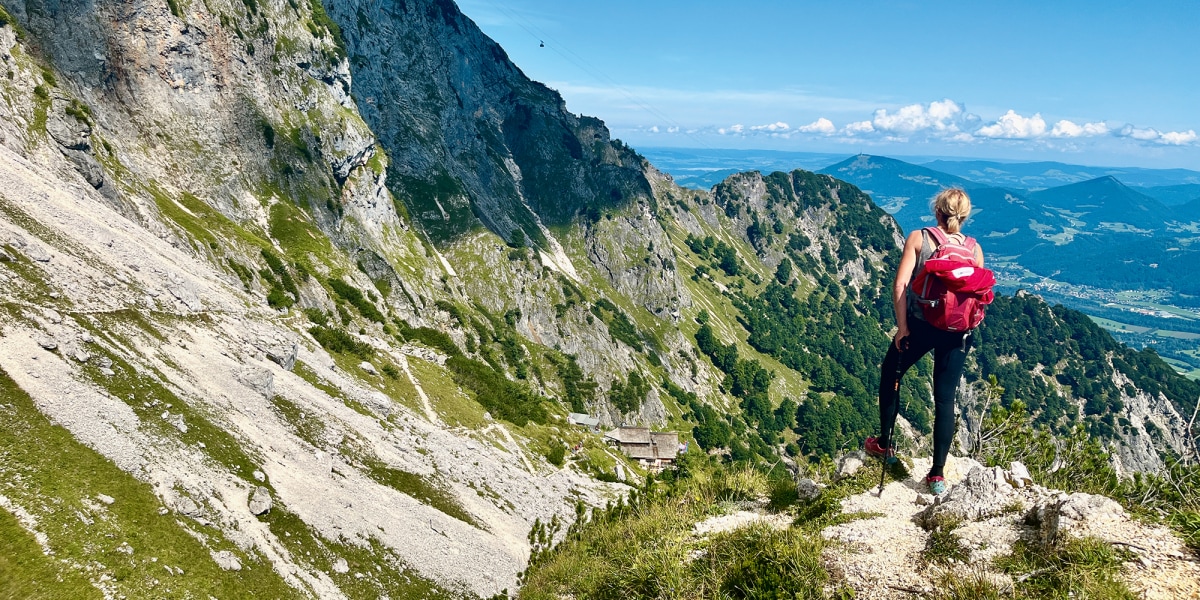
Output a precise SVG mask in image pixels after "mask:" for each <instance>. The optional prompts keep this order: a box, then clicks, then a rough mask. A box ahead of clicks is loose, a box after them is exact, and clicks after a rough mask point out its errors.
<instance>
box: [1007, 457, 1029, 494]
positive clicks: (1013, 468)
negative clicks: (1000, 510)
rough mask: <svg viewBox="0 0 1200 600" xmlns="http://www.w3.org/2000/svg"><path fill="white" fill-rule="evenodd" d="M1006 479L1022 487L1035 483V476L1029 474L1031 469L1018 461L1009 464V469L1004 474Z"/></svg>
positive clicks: (1012, 484)
mask: <svg viewBox="0 0 1200 600" xmlns="http://www.w3.org/2000/svg"><path fill="white" fill-rule="evenodd" d="M1004 479H1005V480H1007V481H1008V483H1009V485H1011V486H1013V487H1015V488H1017V489H1021V488H1026V487H1029V486H1031V485H1033V477H1032V476H1031V475H1030V474H1029V469H1027V468H1026V467H1025V465H1023V464H1021V463H1020V462H1018V461H1015V460H1014V461H1012V462H1011V463H1009V465H1008V471H1007V472H1005V474H1004Z"/></svg>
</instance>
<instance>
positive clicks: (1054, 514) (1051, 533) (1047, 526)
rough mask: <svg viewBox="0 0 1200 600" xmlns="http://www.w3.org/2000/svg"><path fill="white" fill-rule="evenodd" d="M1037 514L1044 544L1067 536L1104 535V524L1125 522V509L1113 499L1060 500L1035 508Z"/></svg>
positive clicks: (1082, 496)
mask: <svg viewBox="0 0 1200 600" xmlns="http://www.w3.org/2000/svg"><path fill="white" fill-rule="evenodd" d="M1037 513H1038V515H1039V516H1040V518H1041V523H1042V541H1043V542H1044V543H1047V544H1052V543H1055V542H1057V541H1059V540H1060V539H1062V537H1063V536H1066V535H1070V534H1075V533H1079V532H1086V531H1088V530H1092V531H1103V530H1104V528H1105V525H1106V524H1108V523H1114V522H1118V521H1122V520H1124V519H1127V518H1128V516H1127V515H1126V514H1125V509H1123V508H1121V505H1120V504H1117V502H1116V501H1115V500H1113V499H1112V498H1107V497H1105V496H1096V495H1093V494H1083V493H1076V494H1071V495H1069V496H1065V497H1060V498H1058V499H1056V500H1054V501H1052V502H1050V503H1048V504H1046V505H1044V506H1041V507H1038V509H1037Z"/></svg>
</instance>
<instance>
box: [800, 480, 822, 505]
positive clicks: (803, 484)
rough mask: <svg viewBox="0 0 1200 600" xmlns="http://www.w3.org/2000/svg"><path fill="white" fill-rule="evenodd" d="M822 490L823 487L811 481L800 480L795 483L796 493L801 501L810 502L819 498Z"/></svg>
mask: <svg viewBox="0 0 1200 600" xmlns="http://www.w3.org/2000/svg"><path fill="white" fill-rule="evenodd" d="M824 489H825V486H823V485H821V484H819V483H817V482H815V481H813V480H811V479H801V480H800V481H797V482H796V493H797V494H799V495H800V499H801V500H812V499H813V498H816V497H817V496H820V495H821V490H824Z"/></svg>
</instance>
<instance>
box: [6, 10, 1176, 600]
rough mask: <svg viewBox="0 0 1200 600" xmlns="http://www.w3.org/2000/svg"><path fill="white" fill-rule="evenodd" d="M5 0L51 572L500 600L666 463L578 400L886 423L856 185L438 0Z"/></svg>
mask: <svg viewBox="0 0 1200 600" xmlns="http://www.w3.org/2000/svg"><path fill="white" fill-rule="evenodd" d="M5 6H6V7H7V9H8V11H10V12H6V13H4V15H3V16H2V19H0V20H2V21H3V22H4V24H3V25H2V26H0V62H3V64H5V65H6V69H7V70H6V73H11V75H10V76H7V77H5V78H0V95H3V96H4V98H5V100H6V102H5V103H3V104H0V133H2V134H3V135H2V136H0V182H3V185H2V186H0V335H2V336H3V338H4V340H3V343H2V344H0V372H2V374H0V390H2V391H3V397H2V402H0V411H4V412H5V414H6V418H4V419H0V443H2V444H3V446H0V451H2V452H3V453H4V456H5V457H6V460H4V461H2V462H0V472H2V473H3V477H2V478H0V480H2V481H3V482H4V483H3V484H2V487H0V507H3V508H4V510H3V513H4V516H5V517H6V518H5V519H4V520H2V522H0V527H3V528H4V531H5V532H6V534H7V533H10V532H11V533H13V534H14V536H15V537H19V538H20V539H22V540H24V543H22V544H20V547H21V548H22V550H21V555H20V557H19V559H20V560H21V561H28V564H36V565H38V569H39V571H38V572H39V573H43V572H44V573H48V574H49V575H47V577H48V578H49V579H52V580H54V581H61V582H62V583H63V585H64V586H67V587H70V586H73V585H75V584H80V585H81V589H87V588H93V589H96V590H98V591H100V592H101V593H102V594H103V595H107V596H113V597H116V596H121V595H125V596H130V597H137V596H138V595H144V594H147V593H151V594H161V595H165V596H174V595H178V596H188V595H197V596H198V595H204V594H213V595H217V594H226V592H227V591H228V590H231V589H245V590H250V591H251V592H252V593H257V594H260V595H262V596H268V597H288V596H298V597H323V598H340V597H380V596H384V595H387V596H390V597H468V598H469V597H489V596H491V595H492V594H495V593H497V592H499V591H500V590H503V589H505V588H509V589H511V588H512V587H513V586H514V585H515V584H516V582H517V581H518V574H519V573H520V572H521V571H522V570H523V568H524V566H525V564H526V561H527V559H528V557H529V556H530V553H531V551H532V550H534V549H535V547H534V545H533V544H532V543H531V540H530V537H529V535H530V532H531V531H533V532H536V531H539V528H540V523H545V522H548V521H552V520H555V519H557V521H558V522H570V521H571V520H573V519H575V518H576V517H577V516H578V515H579V514H580V512H579V511H580V510H584V511H586V510H587V509H588V507H592V508H597V507H600V506H603V505H605V504H607V503H608V502H610V501H613V500H615V499H617V498H620V497H623V496H624V495H625V494H627V493H628V492H629V487H628V486H625V485H621V484H618V483H613V480H614V479H617V478H618V474H623V475H627V476H629V477H631V478H641V477H642V476H644V475H645V474H646V473H647V469H646V468H645V466H643V465H639V464H637V463H636V462H634V461H630V460H628V459H626V458H625V457H623V456H621V455H620V454H619V453H618V452H616V451H615V450H612V449H610V448H608V447H607V446H606V445H605V444H604V443H603V441H602V439H601V438H600V436H599V435H597V434H596V433H594V432H589V431H586V430H583V429H580V428H576V427H573V426H570V425H568V424H567V422H566V415H567V413H568V411H577V412H588V413H591V414H593V415H595V416H596V417H597V418H598V419H599V420H600V422H601V423H602V424H603V425H604V426H606V427H607V426H609V425H614V424H618V423H622V422H628V423H639V424H644V425H648V426H653V427H655V428H662V429H674V430H678V431H679V432H680V433H681V440H682V441H684V442H689V443H690V442H695V443H694V444H692V445H691V446H690V447H691V448H696V447H697V446H703V447H704V449H706V450H709V451H711V452H712V453H713V455H714V456H720V457H723V458H722V459H723V460H729V461H731V462H738V463H742V464H746V465H754V466H757V467H760V468H762V469H770V468H778V469H784V468H785V467H784V466H782V465H788V464H791V465H793V466H794V465H795V464H796V463H797V461H800V460H804V459H805V458H808V459H812V460H819V459H821V458H822V457H827V456H828V455H829V454H830V452H829V448H828V447H827V446H828V445H829V444H833V445H834V446H835V447H836V446H841V445H856V444H858V443H859V441H860V440H861V438H862V437H863V436H864V435H866V433H867V432H869V431H870V430H871V429H872V426H873V423H872V420H871V419H872V412H873V409H872V397H871V392H870V391H869V390H870V389H871V381H872V377H874V375H873V372H874V371H876V369H877V367H876V366H875V365H877V363H878V360H879V356H880V355H881V353H882V349H883V348H884V347H885V346H886V344H887V335H886V332H885V330H886V328H887V319H888V316H887V315H888V313H889V301H888V296H887V293H886V292H885V290H886V289H887V281H886V280H887V278H888V277H889V276H890V272H891V270H892V269H894V265H895V263H896V260H897V243H898V242H899V240H900V239H901V238H900V232H899V230H898V229H897V227H896V224H895V221H894V220H893V219H891V218H890V217H889V216H888V215H887V214H886V213H885V212H884V211H882V210H881V209H880V208H879V207H878V206H876V205H875V204H874V203H872V202H871V200H870V198H869V197H867V196H866V195H864V194H863V193H862V192H860V191H859V190H858V189H857V188H855V187H854V186H852V185H850V184H848V183H846V182H843V181H838V180H835V179H833V178H832V177H829V176H823V175H816V174H813V173H808V172H805V171H794V172H790V173H782V172H776V173H771V174H767V175H763V174H762V173H758V172H752V173H745V174H739V175H735V176H733V177H730V178H728V179H727V180H726V181H724V182H723V183H722V184H720V185H719V186H717V188H716V189H715V190H714V191H713V192H712V193H709V192H703V191H695V190H685V189H682V188H680V187H678V186H676V185H674V184H673V183H672V182H671V181H670V179H669V178H668V177H666V176H664V175H663V174H661V173H659V172H658V171H657V170H656V169H654V168H653V167H652V166H650V165H648V164H646V163H645V162H644V161H642V160H641V159H640V158H639V157H637V156H636V154H634V153H632V152H631V151H629V150H628V148H626V147H624V145H623V144H621V143H619V142H616V141H611V140H609V138H608V134H607V131H606V130H605V129H604V127H603V124H602V123H600V122H599V121H596V120H594V119H589V118H585V117H577V116H575V115H572V114H570V113H569V112H567V111H566V110H565V108H564V107H563V106H562V102H561V99H560V98H559V97H558V96H557V95H556V94H555V93H553V92H551V91H549V90H547V89H546V88H544V87H543V86H540V85H539V84H536V83H533V82H530V81H529V80H528V79H527V78H525V77H524V76H523V75H522V74H521V73H520V72H519V70H517V69H516V68H515V67H514V66H513V65H511V63H509V62H508V61H507V59H506V58H504V56H503V52H502V51H500V49H499V48H498V47H496V46H495V44H494V43H492V42H490V41H489V40H487V39H486V38H485V37H484V36H482V34H480V33H479V31H478V29H477V28H476V27H475V26H474V25H473V24H471V23H470V22H469V21H468V20H466V19H465V17H463V16H462V15H461V13H459V12H458V11H457V9H456V8H455V7H454V6H453V5H452V4H451V3H447V2H442V1H433V0H430V1H424V2H423V1H409V2H402V3H389V4H380V3H367V2H361V3H355V2H349V3H339V4H338V5H336V6H333V5H332V3H331V5H330V6H328V7H326V6H324V5H322V4H321V3H319V2H309V3H291V2H288V3H284V2H277V3H267V2H262V3H259V2H224V1H222V0H212V1H210V2H207V3H200V2H189V1H187V0H179V1H174V0H173V1H171V2H166V3H161V4H160V3H157V2H144V3H135V4H132V5H131V4H128V3H123V2H118V1H116V0H101V1H98V2H94V3H84V4H66V5H64V4H61V3H45V2H40V1H31V2H10V3H6V5H5ZM327 9H328V11H329V12H326V10H327ZM360 17H361V18H360ZM64 24H66V25H69V26H64ZM391 64H394V65H395V69H389V68H388V65H391ZM789 334H794V335H789ZM1089 359H1090V360H1093V361H1095V360H1100V361H1103V360H1108V359H1109V357H1108V356H1096V357H1089ZM1067 363H1070V361H1069V360H1068V361H1066V363H1064V364H1067ZM1151 363H1152V361H1148V362H1147V363H1146V364H1151ZM1155 366H1157V365H1155ZM1118 371H1120V372H1124V371H1121V370H1120V369H1118V370H1114V371H1112V372H1111V373H1112V374H1111V376H1112V377H1114V378H1117V377H1119V375H1118V374H1117V373H1118ZM922 373H925V374H927V369H925V370H924V371H922ZM1105 373H1106V374H1108V373H1109V372H1108V371H1105ZM1056 374H1057V373H1055V375H1056ZM1047 376H1048V377H1049V376H1051V375H1050V374H1047ZM1164 376H1166V375H1165V372H1164ZM1129 378H1130V379H1131V380H1133V381H1135V382H1136V385H1135V386H1134V387H1133V388H1132V389H1133V392H1134V393H1141V392H1145V394H1146V398H1147V399H1148V400H1147V402H1160V401H1161V402H1170V401H1171V400H1174V396H1172V395H1170V394H1168V393H1167V391H1170V390H1167V391H1164V390H1161V389H1155V388H1151V387H1149V386H1148V385H1145V386H1144V389H1143V388H1139V387H1137V386H1143V385H1144V384H1143V383H1142V382H1140V381H1138V380H1136V378H1134V377H1132V376H1129ZM914 379H915V378H914ZM923 385H924V384H921V383H918V382H916V381H912V382H910V383H909V384H907V385H906V389H905V394H906V398H908V399H911V400H913V402H912V403H911V404H912V406H913V409H912V410H911V411H910V412H909V413H907V414H906V416H908V417H909V418H910V422H911V423H912V428H911V430H910V432H909V439H911V440H912V443H914V444H917V445H919V444H921V443H923V440H924V433H925V432H927V430H928V414H927V413H928V410H927V409H926V408H925V403H924V402H922V400H923V399H924V398H927V396H928V393H927V388H926V387H923ZM1064 385H1066V384H1064ZM1106 390H1107V388H1106ZM1108 398H1109V397H1106V399H1108ZM1114 410H1121V409H1114ZM1124 410H1125V412H1122V413H1121V414H1122V415H1126V414H1128V415H1130V416H1131V418H1132V415H1133V413H1132V412H1131V411H1132V408H1128V407H1126V408H1125V409H1124ZM8 416H11V417H12V418H8ZM1183 427H1184V426H1183V425H1182V424H1179V423H1172V424H1169V426H1164V427H1163V428H1162V429H1163V431H1162V432H1161V437H1162V439H1159V440H1155V441H1154V445H1152V447H1151V450H1150V451H1149V452H1150V454H1152V456H1150V457H1147V458H1145V459H1144V460H1143V462H1141V463H1139V464H1138V465H1136V466H1141V467H1145V468H1152V467H1153V466H1154V464H1153V462H1152V461H1153V460H1155V459H1158V460H1161V459H1162V456H1160V455H1158V454H1154V452H1155V451H1158V452H1162V453H1166V454H1167V455H1169V453H1170V452H1172V448H1174V447H1175V446H1172V443H1173V442H1174V440H1176V439H1178V438H1179V437H1180V436H1181V435H1182V431H1181V430H1182V428H1183ZM835 428H836V431H835ZM1114 429H1115V428H1114ZM1135 429H1136V428H1135ZM1103 433H1109V434H1112V435H1110V436H1109V437H1107V438H1104V439H1105V441H1106V443H1108V444H1110V445H1112V446H1113V447H1114V448H1116V447H1117V446H1118V445H1119V444H1121V443H1123V440H1125V438H1123V437H1120V436H1121V435H1123V434H1124V433H1125V432H1124V431H1114V432H1107V431H1106V432H1103ZM826 434H828V435H826ZM1129 435H1140V433H1138V432H1131V433H1129ZM30 437H33V438H34V440H33V443H31V442H30ZM1139 439H1140V438H1139ZM43 440H50V441H51V442H61V443H42V441H43ZM69 440H74V442H70V441H69ZM59 446H65V447H66V450H65V451H63V452H59V451H58V448H59ZM1130 468H1134V466H1131V467H1130ZM64 482H67V483H66V484H65V483H64ZM7 517H11V518H7ZM535 537H536V536H535ZM188 540H190V541H188ZM49 552H52V553H53V556H54V558H53V559H50V558H48V556H49V554H48V553H49ZM155 559H159V560H155ZM164 563H165V564H164ZM164 567H166V568H164ZM164 572H168V573H169V578H167V579H164V577H167V576H164V575H163V573H164ZM81 582H82V583H81ZM27 583H28V582H26V581H20V582H18V584H19V585H22V586H23V585H26V584H27ZM64 589H65V588H64ZM146 590H153V591H152V592H146ZM5 591H6V592H7V591H9V590H5ZM63 593H64V594H65V595H70V594H71V593H73V592H63ZM13 594H14V595H20V593H18V592H13Z"/></svg>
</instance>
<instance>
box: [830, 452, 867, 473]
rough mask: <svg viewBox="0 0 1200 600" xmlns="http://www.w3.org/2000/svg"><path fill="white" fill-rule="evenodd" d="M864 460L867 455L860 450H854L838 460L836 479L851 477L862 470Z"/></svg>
mask: <svg viewBox="0 0 1200 600" xmlns="http://www.w3.org/2000/svg"><path fill="white" fill-rule="evenodd" d="M866 460H867V455H866V453H864V452H863V451H861V450H855V451H854V452H851V453H849V454H847V455H845V456H843V457H842V458H841V459H839V460H838V468H837V479H845V478H847V477H853V476H854V474H855V473H857V472H858V470H859V469H861V468H862V466H863V462H864V461H866Z"/></svg>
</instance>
